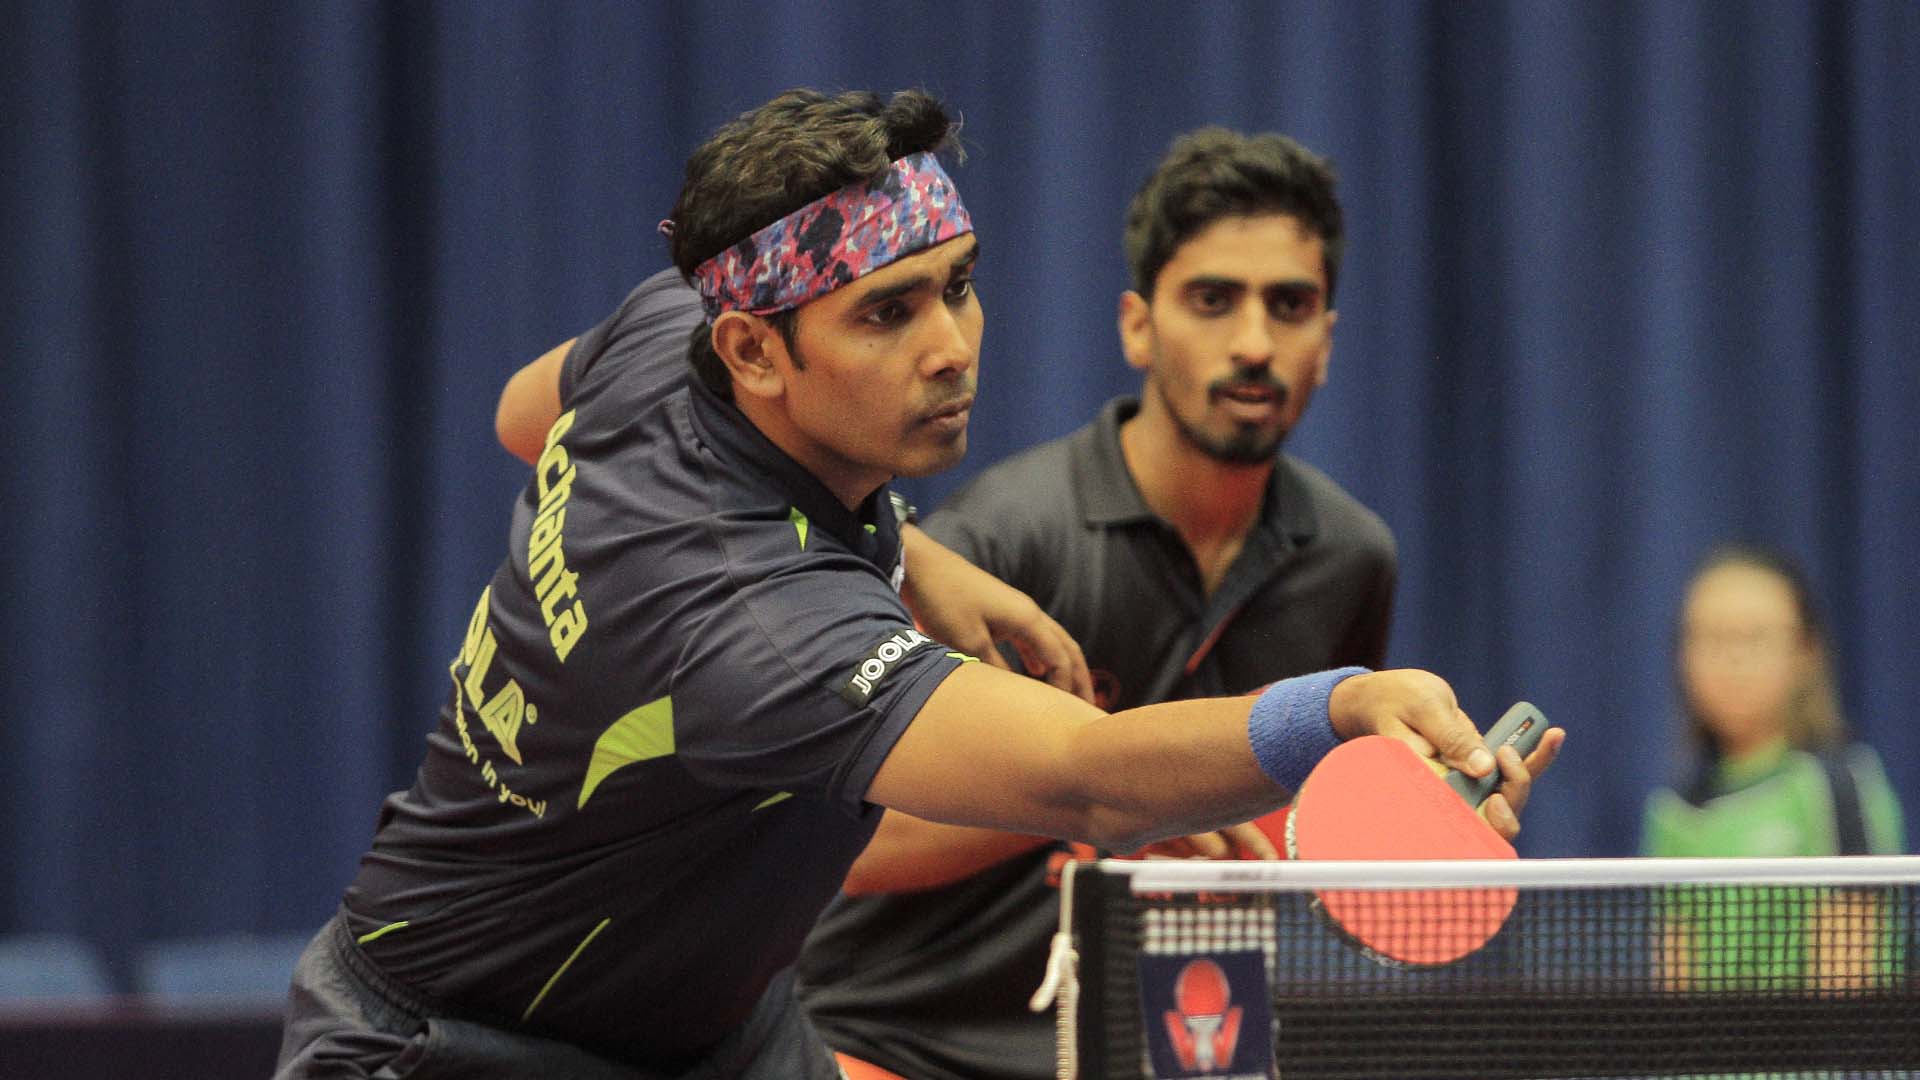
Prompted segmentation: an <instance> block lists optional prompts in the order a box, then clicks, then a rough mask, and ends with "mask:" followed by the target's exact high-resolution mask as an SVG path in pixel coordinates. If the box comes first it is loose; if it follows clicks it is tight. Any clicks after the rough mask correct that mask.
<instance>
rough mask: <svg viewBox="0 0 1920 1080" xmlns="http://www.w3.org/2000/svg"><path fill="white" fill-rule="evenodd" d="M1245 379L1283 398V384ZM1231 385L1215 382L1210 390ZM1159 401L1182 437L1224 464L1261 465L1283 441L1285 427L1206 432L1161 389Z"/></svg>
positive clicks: (1277, 450)
mask: <svg viewBox="0 0 1920 1080" xmlns="http://www.w3.org/2000/svg"><path fill="white" fill-rule="evenodd" d="M1245 381H1254V382H1260V383H1261V384H1262V385H1264V386H1267V387H1269V388H1272V389H1274V390H1275V391H1276V392H1278V393H1279V394H1280V395H1281V401H1282V402H1283V403H1284V402H1285V400H1286V393H1287V391H1286V388H1285V387H1282V386H1279V385H1278V384H1275V383H1271V382H1266V381H1264V380H1258V379H1255V380H1245ZM1231 385H1232V384H1231V383H1217V384H1215V386H1214V387H1212V388H1210V390H1218V389H1224V388H1226V387H1227V386H1231ZM1160 403H1161V404H1162V405H1163V406H1165V408H1166V410H1167V415H1168V416H1170V417H1172V418H1173V426H1174V427H1175V428H1177V429H1179V432H1180V436H1181V437H1182V438H1184V439H1186V440H1187V442H1188V443H1189V444H1190V445H1192V446H1193V447H1194V449H1196V450H1199V451H1200V452H1201V453H1203V454H1205V455H1207V456H1208V457H1210V458H1212V459H1213V460H1215V461H1218V462H1220V463H1222V464H1225V465H1265V464H1267V463H1268V462H1270V461H1272V460H1273V455H1275V454H1277V453H1279V452H1280V446H1281V444H1282V443H1284V442H1286V441H1287V430H1286V429H1285V428H1281V429H1280V430H1278V431H1275V432H1271V433H1269V432H1265V431H1260V430H1257V429H1253V430H1249V429H1245V428H1240V429H1236V430H1235V431H1233V432H1232V433H1230V434H1227V435H1209V434H1207V433H1206V432H1204V431H1201V430H1199V429H1198V428H1195V427H1193V426H1191V425H1189V424H1188V423H1187V422H1186V420H1185V419H1184V418H1183V417H1181V415H1180V413H1179V412H1178V411H1177V410H1176V409H1174V407H1173V402H1171V401H1168V400H1167V398H1166V395H1165V392H1164V391H1163V392H1162V393H1161V398H1160Z"/></svg>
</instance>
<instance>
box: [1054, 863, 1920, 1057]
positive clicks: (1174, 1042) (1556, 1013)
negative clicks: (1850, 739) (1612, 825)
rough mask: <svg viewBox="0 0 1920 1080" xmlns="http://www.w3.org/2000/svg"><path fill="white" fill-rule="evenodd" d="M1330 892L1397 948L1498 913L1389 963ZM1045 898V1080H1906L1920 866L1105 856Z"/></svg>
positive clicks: (1919, 928) (1919, 940)
mask: <svg viewBox="0 0 1920 1080" xmlns="http://www.w3.org/2000/svg"><path fill="white" fill-rule="evenodd" d="M1383 886H1392V888H1391V889H1390V890H1387V891H1382V887H1383ZM1341 888H1344V889H1345V890H1353V891H1355V892H1366V893H1367V894H1369V895H1370V896H1375V897H1380V898H1382V899H1383V902H1384V901H1386V900H1391V902H1392V903H1394V904H1395V905H1396V906H1397V908H1398V909H1400V914H1401V915H1402V916H1404V919H1405V921H1406V922H1407V923H1408V924H1409V925H1408V927H1407V930H1406V932H1407V933H1408V934H1410V935H1416V936H1417V935H1419V934H1422V933H1426V934H1431V933H1434V932H1436V931H1435V928H1436V927H1444V926H1445V924H1446V923H1447V921H1448V920H1449V919H1451V918H1453V917H1454V915H1455V914H1456V913H1458V912H1460V911H1471V910H1472V909H1474V908H1476V907H1480V906H1484V905H1486V904H1489V903H1494V904H1498V903H1500V902H1501V901H1502V900H1503V899H1504V898H1507V897H1511V898H1513V900H1514V903H1513V906H1512V912H1511V914H1510V915H1509V916H1508V918H1507V919H1506V921H1505V922H1504V924H1499V925H1500V929H1499V930H1498V932H1497V933H1495V934H1494V935H1493V936H1492V937H1491V939H1488V940H1486V943H1485V944H1484V945H1483V946H1481V947H1479V948H1478V949H1477V950H1475V951H1473V952H1471V953H1470V954H1469V955H1467V956H1465V957H1464V958H1462V959H1459V960H1457V961H1454V962H1452V963H1447V964H1438V965H1409V964H1403V963H1395V962H1392V961H1389V960H1387V959H1385V958H1384V957H1383V956H1382V955H1381V954H1380V953H1377V952H1374V951H1371V950H1368V949H1366V948H1364V947H1362V946H1360V945H1359V944H1358V943H1357V942H1356V941H1355V940H1354V939H1353V938H1351V937H1349V936H1347V935H1346V934H1345V933H1344V932H1343V931H1342V930H1341V929H1340V928H1339V927H1338V926H1337V925H1334V924H1333V923H1332V922H1331V920H1329V919H1328V918H1327V917H1326V912H1325V910H1324V908H1323V906H1322V905H1321V903H1320V902H1319V901H1318V900H1317V899H1316V890H1317V891H1318V892H1320V893H1322V894H1324V893H1326V892H1327V891H1328V890H1331V889H1341ZM1516 894H1517V895H1516ZM1062 898H1063V935H1065V936H1063V937H1062V938H1061V939H1060V940H1058V941H1057V942H1056V951H1057V952H1059V953H1060V954H1061V957H1060V958H1061V959H1063V960H1071V962H1069V963H1066V964H1063V965H1062V967H1063V968H1064V972H1063V973H1064V974H1065V975H1066V979H1065V982H1066V985H1064V986H1062V987H1061V988H1060V992H1059V994H1058V995H1057V998H1058V1007H1059V1019H1060V1035H1061V1061H1060V1072H1059V1075H1061V1076H1062V1077H1080V1078H1093V1080H1110V1078H1111V1080H1118V1078H1125V1080H1134V1078H1164V1077H1211V1078H1242V1077H1245V1078H1255V1077H1276V1076H1277V1077H1283V1078H1286V1080H1306V1078H1314V1080H1333V1078H1347V1077H1352V1078H1366V1080H1382V1078H1389V1077H1408V1078H1443V1077H1444V1078H1456V1077H1457V1078H1495V1077H1533V1078H1546V1077H1576V1078H1577V1077H1618V1076H1631V1077H1733V1076H1740V1077H1755V1076H1764V1077H1833V1078H1839V1077H1846V1078H1866V1077H1874V1078H1887V1077H1914V1078H1920V951H1917V950H1920V858H1834V859H1567V860H1523V861H1521V862H1488V863H1479V862H1451V863H1437V862H1430V863H1419V862H1406V863H1312V864H1309V863H1299V862H1294V863H1284V862H1283V863H1201V862H1185V861H1182V862H1175V861H1170V860H1167V861H1148V862H1126V861H1106V862H1100V863H1088V864H1078V865H1077V866H1076V867H1075V868H1074V869H1073V872H1072V874H1071V877H1070V878H1069V880H1068V882H1067V883H1066V885H1065V887H1064V888H1063V893H1062ZM1376 941H1377V939H1376ZM1068 944H1070V945H1071V947H1072V949H1073V950H1074V953H1075V954H1077V955H1074V956H1072V957H1069V956H1068V954H1066V953H1065V952H1064V950H1065V948H1066V946H1067V945H1068ZM1076 971H1077V978H1076V977H1075V976H1074V973H1075V972H1076ZM1043 996H1044V995H1043Z"/></svg>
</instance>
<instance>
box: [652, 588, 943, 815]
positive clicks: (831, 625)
mask: <svg viewBox="0 0 1920 1080" xmlns="http://www.w3.org/2000/svg"><path fill="white" fill-rule="evenodd" d="M963 662H965V658H964V657H963V656H961V655H960V654H959V653H957V652H954V651H953V650H951V649H949V648H947V647H946V646H945V645H943V644H941V643H939V642H937V641H935V640H933V639H931V638H929V637H927V636H926V635H925V634H922V633H921V632H920V631H919V630H917V629H916V628H915V627H914V625H913V622H912V620H911V619H910V617H909V616H908V615H907V612H906V609H905V608H904V607H902V606H901V605H900V602H899V599H898V597H897V596H895V595H894V593H893V591H892V589H891V588H890V587H889V586H888V584H887V582H886V580H885V579H884V578H882V577H880V576H879V575H878V574H876V573H874V572H872V569H871V567H870V566H869V565H864V564H862V563H861V562H860V561H859V560H857V559H855V558H854V557H853V556H851V555H845V556H837V557H836V556H822V557H818V558H814V559H811V560H809V565H808V566H807V567H806V568H805V569H799V570H794V571H792V572H787V573H782V574H779V575H775V576H771V577H769V578H767V579H765V580H762V581H759V582H756V583H754V584H751V585H749V586H747V587H745V588H742V589H740V590H738V591H737V592H735V593H734V594H733V595H731V596H729V597H727V598H726V599H724V600H723V601H721V602H719V603H718V604H717V605H715V607H714V608H713V609H712V611H711V612H710V613H709V614H708V615H707V616H706V618H705V619H704V621H703V622H702V624H701V626H700V627H699V628H698V629H697V630H696V631H695V632H694V633H693V635H692V638H691V640H690V641H689V643H688V645H687V647H686V649H685V650H684V651H683V652H682V653H681V657H680V662H679V664H678V665H677V666H676V669H675V672H674V677H673V700H674V734H675V738H676V742H677V745H676V747H675V752H676V753H677V754H678V755H679V757H680V760H681V761H682V763H683V764H685V766H686V767H687V768H688V769H689V770H690V771H691V772H692V773H693V774H694V775H695V776H696V777H698V778H699V779H701V780H702V781H704V782H707V783H713V784H718V785H727V786H749V787H761V788H771V789H776V790H780V791H793V792H796V793H797V792H810V793H813V794H816V795H819V796H821V797H823V798H825V799H827V800H828V801H831V802H833V803H835V804H836V805H839V806H841V807H843V808H845V809H846V810H848V811H849V812H851V813H856V814H857V813H860V812H861V811H862V810H863V809H864V799H865V795H866V791H867V788H868V786H869V785H871V783H872V781H873V776H874V773H875V772H877V771H878V770H879V768H880V764H881V762H883V761H885V760H886V756H887V754H888V753H890V752H891V751H892V749H893V745H894V743H895V742H896V741H898V739H899V738H900V735H901V733H902V732H904V731H905V730H906V728H907V725H908V724H909V723H911V722H912V720H913V718H914V716H915V715H917V714H918V713H919V711H920V708H921V707H922V706H923V705H924V704H925V703H926V700H927V698H928V697H929V696H930V695H931V694H932V693H933V691H934V689H935V688H936V687H937V686H939V684H940V681H941V680H942V679H944V678H945V677H946V676H947V675H948V674H949V673H951V672H952V671H953V670H954V669H955V668H957V667H958V666H959V665H960V664H961V663H963Z"/></svg>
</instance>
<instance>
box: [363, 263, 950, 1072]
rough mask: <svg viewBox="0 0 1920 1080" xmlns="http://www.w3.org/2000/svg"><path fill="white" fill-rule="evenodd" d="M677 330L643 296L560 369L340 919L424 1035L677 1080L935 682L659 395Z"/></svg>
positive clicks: (893, 599) (689, 383)
mask: <svg viewBox="0 0 1920 1080" xmlns="http://www.w3.org/2000/svg"><path fill="white" fill-rule="evenodd" d="M699 322H700V313H699V307H698V301H697V299H696V298H695V297H694V294H693V293H691V292H690V291H688V290H687V289H686V288H685V287H684V286H683V285H681V284H680V283H679V282H678V281H677V280H674V279H673V278H672V277H671V275H663V276H661V277H658V278H655V279H652V280H650V281H649V282H647V283H646V284H643V285H642V286H641V287H640V288H639V289H637V290H636V291H635V292H634V294H633V295H632V296H631V297H629V298H628V300H627V302H626V303H625V304H624V305H622V307H621V309H620V310H619V311H618V312H616V313H615V314H614V315H613V316H612V317H611V318H610V319H608V320H607V321H606V322H605V323H603V324H601V325H600V326H599V327H596V328H595V329H593V330H592V331H589V332H588V333H587V334H585V335H582V337H581V338H580V341H579V343H578V344H577V345H576V346H575V347H574V348H573V349H572V351H571V352H570V354H569V355H568V356H567V358H566V362H565V368H564V373H563V375H562V380H561V389H562V403H563V404H562V409H563V412H562V415H561V417H560V419H559V421H558V422H557V423H556V424H555V425H554V427H553V429H552V431H551V433H550V434H549V436H548V439H547V446H546V449H545V452H544V453H543V454H542V456H541V458H540V460H539V463H538V464H537V465H536V466H535V468H534V471H533V477H532V479H531V481H530V482H529V483H528V485H527V488H526V490H525V491H524V492H523V493H522V495H521V497H520V499H519V500H518V503H517V505H516V506H515V508H514V514H513V523H512V526H511V531H510V536H509V555H508V558H507V560H506V562H505V563H503V564H502V565H501V567H500V568H499V570H498V572H496V573H495V574H494V576H493V579H492V581H491V583H490V584H489V586H488V587H487V588H486V589H485V590H484V591H483V592H482V593H481V595H480V596H479V598H478V601H477V603H476V606H475V608H474V612H473V615H472V618H471V621H470V623H469V624H468V625H467V627H466V628H465V632H464V634H461V635H457V637H456V644H457V645H458V649H457V652H456V654H455V656H454V657H453V659H452V662H451V664H450V665H449V671H448V674H449V679H450V684H451V686H450V693H449V699H448V702H447V705H446V706H445V708H444V709H443V710H442V713H441V718H440V723H439V726H438V727H437V729H436V730H435V731H434V732H433V733H432V734H431V735H430V736H429V738H428V740H427V756H426V761H425V764H423V765H422V767H421V769H420V772H419V775H418V778H417V780H416V781H415V783H414V785H413V787H412V789H411V790H409V791H406V792H402V793H399V794H396V795H394V796H393V797H391V798H390V799H389V800H388V801H387V803H386V805H385V807H384V808H383V811H382V816H381V821H380V826H379V833H378V835H377V836H376V838H375V841H374V844H373V850H372V852H371V853H370V854H369V855H368V856H367V857H366V859H365V860H364V861H363V863H362V866H361V870H360V873H359V876H358V878H357V879H356V880H355V881H354V883H353V885H352V887H351V888H350V889H349V891H348V893H347V897H346V904H345V907H346V911H347V916H348V921H349V926H350V929H351V930H352V932H353V934H354V935H355V937H356V938H357V939H358V940H359V941H360V943H361V948H362V949H363V950H364V951H365V952H366V954H367V955H368V956H369V958H370V959H371V960H372V961H373V962H374V963H375V964H376V965H378V966H379V967H380V968H381V969H382V970H383V971H385V972H386V973H387V974H388V975H390V976H392V977H393V978H395V979H398V980H400V981H401V982H403V983H405V984H407V985H408V986H411V987H412V988H413V989H415V990H416V991H418V992H419V993H421V994H422V995H424V996H426V997H427V998H429V999H432V1000H436V1001H437V1002H439V1003H441V1004H442V1005H444V1006H446V1007H447V1008H448V1009H449V1010H450V1011H453V1012H455V1013H460V1014H465V1015H468V1016H470V1017H472V1018H475V1019H481V1020H485V1021H490V1022H493V1023H496V1024H502V1025H506V1026H510V1027H515V1028H518V1029H524V1030H528V1031H533V1032H536V1033H539V1034H542V1035H545V1036H548V1037H552V1038H559V1039H565V1040H568V1041H572V1042H575V1043H579V1044H581V1045H584V1046H586V1047H588V1048H590V1049H593V1050H596V1051H598V1052H600V1053H602V1054H605V1055H607V1056H609V1057H614V1058H618V1059H622V1060H626V1061H630V1062H633V1063H635V1064H638V1065H642V1066H645V1067H649V1068H652V1069H656V1070H659V1071H662V1072H667V1071H677V1070H679V1069H680V1068H682V1067H684V1066H685V1065H687V1064H688V1063H690V1062H692V1061H693V1060H695V1059H696V1058H697V1057H698V1056H699V1055H700V1053H701V1052H702V1051H703V1050H704V1049H705V1048H707V1047H709V1046H710V1045H712V1044H713V1043H714V1042H715V1041H717V1040H719V1039H720V1038H721V1037H723V1036H724V1035H726V1034H727V1033H728V1032H729V1031H730V1030H732V1029H733V1028H734V1027H736V1026H737V1025H738V1024H739V1023H740V1022H741V1021H742V1020H743V1019H744V1018H745V1017H746V1016H747V1015H748V1012H749V1011H750V1010H751V1009H752V1007H753V1005H754V1003H755V1001H756V1000H757V999H758V998H759V996H760V995H761V992H762V991H763V989H764V988H765V987H766V986H767V985H768V982H769V981H770V980H771V979H773V978H774V976H775V975H777V974H778V973H779V972H780V971H781V970H782V969H784V968H786V967H787V966H788V965H789V964H790V963H791V962H792V960H793V958H794V957H795V955H796V954H797V953H798V951H799V948H800V944H801V941H802V939H803V938H804V936H805V934H806V932H807V929H808V927H809V926H810V925H811V924H812V922H813V920H814V917H815V915H816V914H818V912H819V910H820V908H821V907H822V906H823V905H825V904H826V903H827V901H828V899H829V898H830V897H831V896H832V895H833V894H834V892H835V891H836V889H837V888H838V886H839V884H840V882H841V880H842V878H843V877H844V876H845V874H846V870H847V867H848V865H849V864H850V863H851V861H852V860H853V858H854V856H855V855H856V854H857V853H858V852H859V851H860V849H861V847H862V846H863V845H864V844H865V843H866V841H867V838H868V837H869V836H870V835H871V833H872V830H873V828H874V826H875V825H876V824H877V822H878V815H879V812H880V811H879V810H878V808H876V807H874V806H872V805H870V804H868V803H867V802H865V800H864V795H865V792H866V790H867V787H868V785H869V783H870V782H871V781H872V778H873V775H874V773H875V771H876V770H877V769H878V768H879V766H880V763H881V762H882V761H883V760H884V759H885V757H886V755H887V754H888V752H889V751H890V750H891V749H892V747H893V744H894V742H895V740H896V739H898V738H899V736H900V734H901V732H902V731H903V730H905V728H906V726H907V724H908V722H909V721H911V720H912V718H913V716H914V715H915V714H916V713H917V712H918V711H919V709H920V707H921V705H922V704H923V703H924V702H925V701H926V699H927V697H928V695H929V694H931V693H932V691H933V690H934V688H935V687H936V686H938V684H939V683H940V681H941V680H942V679H943V678H944V677H945V676H946V675H947V674H948V673H949V672H951V671H952V670H954V668H956V667H957V666H958V665H959V664H960V663H961V662H962V661H963V659H964V658H962V657H960V656H959V655H958V654H955V653H951V652H949V651H948V650H947V649H946V647H944V646H941V645H938V644H936V643H933V642H931V641H928V640H927V639H926V638H925V637H924V636H922V635H920V634H919V633H918V632H917V631H916V630H915V629H914V626H913V622H912V619H911V617H910V616H909V615H908V613H907V611H906V608H905V607H904V606H903V605H902V603H901V601H900V597H899V592H898V590H899V585H900V572H901V561H900V538H899V533H898V530H897V527H896V524H895V521H894V517H893V514H892V511H891V508H890V507H889V505H888V503H887V500H886V492H885V489H884V488H883V489H882V490H881V491H879V492H877V493H875V495H874V496H873V497H871V498H869V499H868V500H867V501H866V502H865V503H864V504H863V505H862V506H861V507H859V509H858V510H854V511H850V510H848V509H847V508H846V507H844V506H842V505H841V504H840V503H839V501H838V500H836V499H835V498H834V496H833V495H832V494H831V493H830V492H828V491H827V489H826V488H825V487H824V486H822V485H821V484H820V483H819V481H817V480H816V479H814V477H813V476H812V475H811V474H809V473H808V472H807V471H806V470H805V469H803V468H802V467H801V466H800V465H799V464H797V463H796V462H794V461H793V460H792V459H790V458H789V457H787V456H786V455H785V454H784V453H782V452H781V451H780V450H779V449H778V448H777V447H775V446H774V445H773V444H772V443H771V442H769V441H768V440H767V439H766V438H765V437H764V436H763V435H761V434H760V432H759V431H758V429H756V428H755V427H754V426H753V425H752V424H751V423H749V422H748V421H747V420H746V418H745V417H744V416H742V415H741V413H740V412H739V410H737V409H736V408H734V406H733V405H732V404H730V403H729V402H726V401H723V400H721V399H720V398H718V397H716V396H715V395H713V394H712V393H711V392H709V391H707V390H706V389H705V388H704V387H702V386H700V385H698V383H697V382H696V381H694V380H691V379H689V378H687V376H686V363H685V359H684V358H685V346H686V341H687V335H688V332H689V331H690V329H691V328H692V327H693V326H695V325H697V324H698V323H699Z"/></svg>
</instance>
